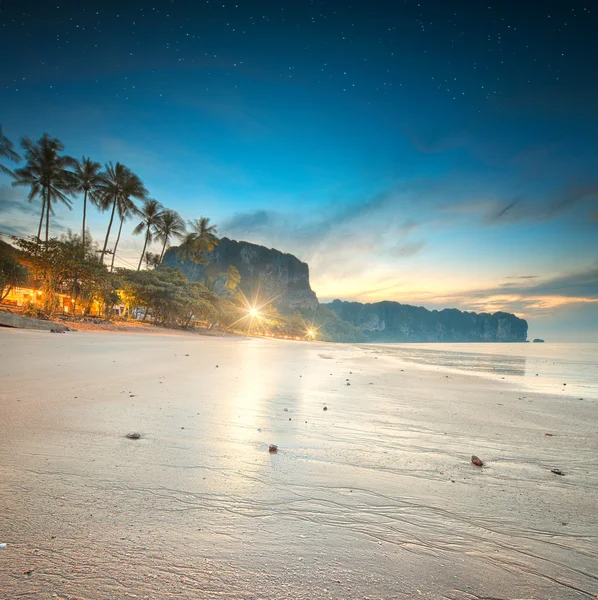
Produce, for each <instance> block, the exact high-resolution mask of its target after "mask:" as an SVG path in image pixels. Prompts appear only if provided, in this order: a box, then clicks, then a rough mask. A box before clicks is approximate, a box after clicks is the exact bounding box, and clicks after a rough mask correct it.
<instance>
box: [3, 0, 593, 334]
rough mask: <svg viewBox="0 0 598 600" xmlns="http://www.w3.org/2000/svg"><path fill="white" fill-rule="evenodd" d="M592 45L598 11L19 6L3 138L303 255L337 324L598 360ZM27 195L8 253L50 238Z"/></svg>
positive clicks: (6, 76)
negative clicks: (136, 182)
mask: <svg viewBox="0 0 598 600" xmlns="http://www.w3.org/2000/svg"><path fill="white" fill-rule="evenodd" d="M596 31H598V7H596V6H595V5H594V3H593V2H591V1H588V0H563V1H554V0H548V1H545V2H535V1H533V0H522V1H520V2H513V1H506V0H503V1H500V2H494V1H492V0H485V1H477V0H475V1H474V0H469V1H463V0H454V1H451V0H434V1H433V0H395V1H393V2H388V1H387V0H383V1H381V0H368V1H365V0H346V1H342V2H341V1H336V0H321V1H315V0H314V1H311V0H301V1H297V0H295V1H283V0H280V1H277V2H274V1H271V2H266V1H257V0H255V1H245V2H244V1H242V0H237V1H235V2H226V1H222V0H220V1H218V2H216V1H214V0H210V1H207V0H198V1H194V2H191V1H189V2H187V1H180V0H170V1H162V0H155V1H154V2H147V1H145V2H142V1H127V2H112V1H104V2H74V1H71V0H69V1H62V0H51V1H45V2H34V1H31V2H4V3H2V4H0V48H1V50H2V56H3V58H4V60H3V65H2V69H1V71H0V123H2V125H3V130H4V134H5V135H6V136H7V137H9V138H10V139H12V140H13V141H14V142H15V143H16V144H17V143H18V142H19V140H20V139H21V138H22V136H29V137H31V138H33V139H38V138H39V137H40V136H41V135H42V134H43V133H45V132H47V133H48V134H50V135H51V136H53V137H57V138H59V139H60V140H61V141H62V142H63V143H64V144H65V147H66V152H67V153H68V154H70V155H72V156H75V157H81V156H90V157H91V158H93V159H94V160H97V161H100V162H102V163H106V162H107V161H115V162H116V161H120V162H122V163H124V164H125V165H127V166H128V167H129V168H131V169H132V170H133V171H134V172H135V173H137V174H138V175H139V176H140V177H141V178H142V179H143V181H144V183H145V185H146V187H147V188H148V190H149V191H150V194H151V196H152V197H154V198H156V199H158V200H159V201H160V202H161V203H162V204H163V205H165V206H167V207H168V208H172V209H175V210H177V211H178V212H179V213H180V214H181V216H182V217H183V218H185V219H190V218H196V217H199V216H201V215H204V216H208V217H210V219H211V220H212V221H213V222H214V223H216V224H217V226H218V232H219V234H220V235H226V236H228V237H232V238H234V239H243V240H247V241H251V242H255V243H259V244H264V245H266V246H268V247H275V248H278V249H280V250H282V251H284V252H290V253H292V254H295V255H296V256H297V257H299V258H300V259H301V260H303V261H306V262H307V263H308V264H309V265H310V274H311V283H312V287H313V289H314V290H315V291H316V293H317V295H318V297H319V299H320V300H321V301H328V300H332V299H334V298H341V299H345V300H358V301H362V302H376V301H379V300H396V301H399V302H403V303H408V304H417V305H423V306H426V307H428V308H438V309H441V308H445V307H457V308H459V309H461V310H474V311H489V312H494V311H497V310H504V311H508V312H514V313H515V314H517V315H519V316H522V317H524V318H526V319H527V320H528V321H529V324H530V337H536V336H538V337H543V338H546V339H550V340H554V341H557V340H559V341H598V141H597V140H598V110H596V108H595V107H596V106H598V36H597V35H596ZM5 164H7V166H9V165H8V163H5ZM25 194H26V192H25V191H24V190H22V189H15V188H12V187H11V185H10V179H9V178H7V177H5V176H2V175H0V231H1V232H4V233H5V234H17V235H27V234H32V233H35V231H36V227H37V225H36V224H37V220H38V215H39V213H40V205H39V203H37V204H36V203H35V202H34V203H32V204H29V203H27V201H26V198H25ZM81 212H82V206H81V202H80V201H79V200H76V201H75V202H74V204H73V209H72V211H69V210H68V209H67V208H66V207H64V208H57V212H56V217H55V219H54V220H53V222H52V229H51V231H52V232H54V233H56V234H58V233H60V232H63V231H65V230H66V229H67V228H72V229H74V230H77V228H80V223H81ZM107 221H108V215H107V214H99V213H97V212H94V211H93V210H92V211H91V217H90V219H89V226H90V228H91V232H92V235H93V236H94V238H95V239H97V240H100V239H102V238H103V235H104V234H105V229H106V225H107ZM134 225H135V222H131V223H130V224H127V225H125V229H124V234H125V237H124V239H123V241H121V244H122V254H121V256H120V257H118V255H117V260H116V262H117V264H120V265H122V266H136V263H137V261H138V257H139V255H140V252H141V248H142V240H141V239H140V238H138V237H134V236H132V235H131V231H132V229H133V227H134Z"/></svg>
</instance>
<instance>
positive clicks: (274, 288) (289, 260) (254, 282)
mask: <svg viewBox="0 0 598 600" xmlns="http://www.w3.org/2000/svg"><path fill="white" fill-rule="evenodd" d="M177 250H178V248H176V247H173V248H171V249H170V250H168V252H167V253H166V254H165V255H164V264H165V265H166V266H167V267H172V268H175V267H179V268H180V269H181V270H182V271H183V273H185V274H186V275H187V276H188V277H189V278H190V279H193V280H199V279H203V278H205V277H206V276H208V277H214V276H216V275H218V274H219V273H222V272H223V271H226V269H227V267H228V266H229V265H233V266H235V267H236V268H237V269H238V270H239V273H240V274H241V289H242V290H243V292H244V293H245V295H246V296H247V298H249V299H253V298H254V297H255V296H256V295H257V294H259V298H261V299H262V301H265V300H268V299H274V300H273V304H274V305H275V306H277V307H278V308H280V309H281V310H285V309H287V310H307V309H314V308H315V307H316V306H317V304H318V299H317V298H316V294H315V293H314V292H313V290H312V289H311V287H310V285H309V267H308V266H307V264H306V263H304V262H301V261H300V260H299V259H298V258H297V257H295V256H293V255H292V254H285V253H283V252H281V251H280V250H275V249H274V248H266V247H264V246H258V245H257V244H251V243H250V242H238V241H236V240H230V239H228V238H226V237H224V238H222V239H220V241H219V243H218V246H216V248H215V249H214V251H213V252H210V253H209V254H208V255H207V264H206V265H194V264H193V263H191V262H190V261H187V263H185V264H183V265H181V263H180V261H179V259H178V257H177Z"/></svg>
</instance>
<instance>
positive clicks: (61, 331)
mask: <svg viewBox="0 0 598 600" xmlns="http://www.w3.org/2000/svg"><path fill="white" fill-rule="evenodd" d="M50 333H64V331H63V330H61V329H50Z"/></svg>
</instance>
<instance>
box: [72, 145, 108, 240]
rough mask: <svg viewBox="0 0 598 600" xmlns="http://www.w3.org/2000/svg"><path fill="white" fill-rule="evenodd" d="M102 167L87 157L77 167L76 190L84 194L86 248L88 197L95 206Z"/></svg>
mask: <svg viewBox="0 0 598 600" xmlns="http://www.w3.org/2000/svg"><path fill="white" fill-rule="evenodd" d="M101 169H102V165H101V164H100V163H99V162H94V161H93V160H91V159H90V158H86V157H85V156H84V157H83V158H81V160H78V161H77V165H76V167H75V189H76V190H77V191H78V192H83V226H82V228H81V243H82V246H83V248H85V220H86V216H87V197H88V196H89V199H90V200H91V202H93V203H94V204H95V202H96V196H97V192H98V185H99V184H100V182H101V181H102V178H101V176H100V170H101Z"/></svg>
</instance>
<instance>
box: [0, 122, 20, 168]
mask: <svg viewBox="0 0 598 600" xmlns="http://www.w3.org/2000/svg"><path fill="white" fill-rule="evenodd" d="M13 147H14V146H13V143H12V142H11V141H10V140H9V139H8V138H7V137H5V136H4V134H3V133H2V125H0V157H2V158H8V160H12V162H19V161H20V160H21V157H20V156H19V155H18V154H17V153H16V152H15V151H14V150H13ZM0 173H4V174H6V175H10V176H11V177H14V176H15V174H14V173H13V172H12V171H11V170H10V169H8V168H6V167H5V166H4V165H1V164H0Z"/></svg>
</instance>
